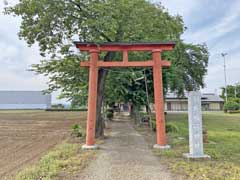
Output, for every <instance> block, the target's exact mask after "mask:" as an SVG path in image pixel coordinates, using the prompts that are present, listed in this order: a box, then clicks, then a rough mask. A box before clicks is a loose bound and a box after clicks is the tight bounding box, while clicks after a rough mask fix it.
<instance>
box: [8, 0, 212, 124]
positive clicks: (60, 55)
mask: <svg viewBox="0 0 240 180" xmlns="http://www.w3.org/2000/svg"><path fill="white" fill-rule="evenodd" d="M5 13H6V14H12V15H16V16H21V18H22V22H21V27H20V31H19V37H20V38H23V39H24V40H26V42H27V43H28V44H29V45H30V46H31V45H33V44H34V43H37V44H38V45H39V47H40V52H41V55H42V56H45V58H44V60H42V61H41V63H40V64H35V65H33V67H32V70H34V71H36V72H37V73H40V74H45V75H47V76H48V77H49V89H48V91H49V92H52V91H55V90H57V89H61V90H62V94H61V97H65V98H69V99H71V100H73V101H74V102H79V104H86V99H87V88H88V73H87V70H85V69H82V68H79V62H80V61H81V60H83V59H85V58H87V56H86V54H83V53H80V54H79V53H76V51H74V48H73V43H72V41H73V39H75V40H76V39H77V40H79V41H88V42H89V41H93V42H96V43H100V42H158V41H175V42H176V47H175V49H174V51H172V52H166V53H164V54H163V58H164V59H166V60H171V61H172V66H171V67H170V69H168V70H164V72H163V80H164V89H165V92H166V91H167V90H171V91H176V92H178V93H179V94H182V93H183V92H184V90H193V89H199V88H200V87H203V86H204V83H203V77H204V75H205V74H206V68H207V65H208V50H207V47H206V45H193V44H186V43H184V42H183V41H182V40H181V35H182V34H183V32H184V30H185V29H186V28H185V27H184V23H183V20H182V18H181V16H171V15H170V14H169V13H168V12H167V10H166V9H165V8H164V7H163V6H162V5H161V4H157V3H151V2H150V1H147V0H131V1H129V0H117V1H116V0H104V1H102V0H20V1H19V3H17V4H16V5H14V6H10V7H6V9H5ZM118 57H119V55H118V54H116V53H107V54H104V55H103V57H102V58H103V59H104V60H108V61H109V60H113V58H114V59H116V58H118ZM129 57H130V58H132V59H136V60H139V59H140V60H141V59H149V58H151V54H150V53H142V54H141V53H133V54H132V55H130V56H129ZM121 72H122V73H120V74H119V73H117V72H113V71H112V72H109V71H108V70H106V69H100V70H99V82H101V85H100V86H99V87H100V88H99V89H98V94H99V96H98V98H99V99H100V100H99V99H98V100H99V103H98V109H99V108H101V107H100V106H101V101H102V98H101V97H102V96H103V91H104V82H105V79H106V77H107V76H106V75H107V73H108V77H107V79H106V92H105V98H106V99H107V100H108V101H109V100H116V101H129V100H130V99H131V100H132V101H133V103H135V104H144V103H146V95H145V91H144V89H145V87H144V85H143V80H142V79H141V78H142V77H143V75H144V71H140V69H124V70H121ZM124 72H125V73H124ZM147 74H148V75H147V76H148V83H149V88H150V96H151V97H152V96H153V87H152V70H151V69H148V70H147ZM97 126H98V124H97Z"/></svg>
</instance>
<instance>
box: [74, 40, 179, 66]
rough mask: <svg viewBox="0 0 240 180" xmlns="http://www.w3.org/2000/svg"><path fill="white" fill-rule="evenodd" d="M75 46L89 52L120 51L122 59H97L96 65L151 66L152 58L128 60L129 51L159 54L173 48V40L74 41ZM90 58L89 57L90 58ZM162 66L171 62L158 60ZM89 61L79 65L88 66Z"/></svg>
mask: <svg viewBox="0 0 240 180" xmlns="http://www.w3.org/2000/svg"><path fill="white" fill-rule="evenodd" d="M74 43H75V45H76V47H77V48H79V49H80V50H81V51H88V52H90V54H92V53H99V52H100V51H110V52H114V51H122V52H123V61H120V62H119V61H118V62H116V61H110V62H103V61H98V62H97V66H98V67H153V65H154V62H153V60H148V61H131V62H129V61H128V52H129V51H151V52H152V53H153V54H154V53H156V54H158V55H160V54H161V52H162V51H170V50H172V49H173V48H174V46H175V42H155V43H123V42H121V43H119V42H118V43H114V42H107V43H93V42H74ZM160 59H161V58H160ZM90 60H91V59H90ZM159 63H160V64H161V66H162V67H169V66H170V65H171V63H170V62H169V61H165V60H161V62H159ZM89 66H90V64H89V61H83V62H81V67H89Z"/></svg>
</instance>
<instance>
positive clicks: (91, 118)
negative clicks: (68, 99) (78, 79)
mask: <svg viewBox="0 0 240 180" xmlns="http://www.w3.org/2000/svg"><path fill="white" fill-rule="evenodd" d="M90 62H91V63H90V69H89V89H88V93H89V95H88V116H87V130H86V145H88V146H93V145H94V143H95V124H96V113H97V82H98V67H97V63H98V52H96V51H92V52H91V53H90Z"/></svg>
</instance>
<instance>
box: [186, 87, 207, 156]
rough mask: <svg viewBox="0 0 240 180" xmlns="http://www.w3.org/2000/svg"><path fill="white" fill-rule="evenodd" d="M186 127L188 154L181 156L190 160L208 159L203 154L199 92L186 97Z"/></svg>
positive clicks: (190, 93) (192, 92)
mask: <svg viewBox="0 0 240 180" xmlns="http://www.w3.org/2000/svg"><path fill="white" fill-rule="evenodd" d="M188 127H189V151H190V152H189V153H186V154H183V156H184V157H187V158H191V159H195V158H210V156H208V155H205V154H204V153H203V135H202V110H201V93H200V92H199V91H191V92H189V95H188Z"/></svg>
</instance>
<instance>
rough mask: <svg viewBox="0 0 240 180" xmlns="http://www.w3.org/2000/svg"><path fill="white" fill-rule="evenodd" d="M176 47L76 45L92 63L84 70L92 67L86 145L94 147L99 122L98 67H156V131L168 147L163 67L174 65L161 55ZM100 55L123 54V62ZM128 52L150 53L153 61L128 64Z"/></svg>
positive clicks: (160, 143)
mask: <svg viewBox="0 0 240 180" xmlns="http://www.w3.org/2000/svg"><path fill="white" fill-rule="evenodd" d="M174 45H175V44H174V43H166V44H161V43H156V44H150V43H147V44H146V43H145V44H144V43H143V44H139V43H137V44H128V43H126V44H124V43H123V44H121V43H116V44H114V43H113V44H102V45H100V46H98V45H96V44H94V43H76V46H77V47H78V48H79V49H80V50H81V51H89V52H90V62H89V61H83V62H81V63H80V66H82V67H89V95H88V119H87V131H86V132H87V136H86V144H87V145H89V146H91V145H94V141H95V140H94V138H95V122H96V103H97V80H98V67H109V68H110V67H153V77H154V101H155V111H156V129H157V144H158V145H160V146H165V145H166V132H165V117H164V101H163V100H164V99H163V82H162V67H169V66H170V65H171V62H169V61H164V60H162V59H161V52H162V51H166V50H172V49H173V47H174ZM99 51H123V61H121V62H119V61H111V62H106V61H99V60H98V56H99ZM128 51H151V52H152V60H149V61H131V62H129V61H128Z"/></svg>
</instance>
